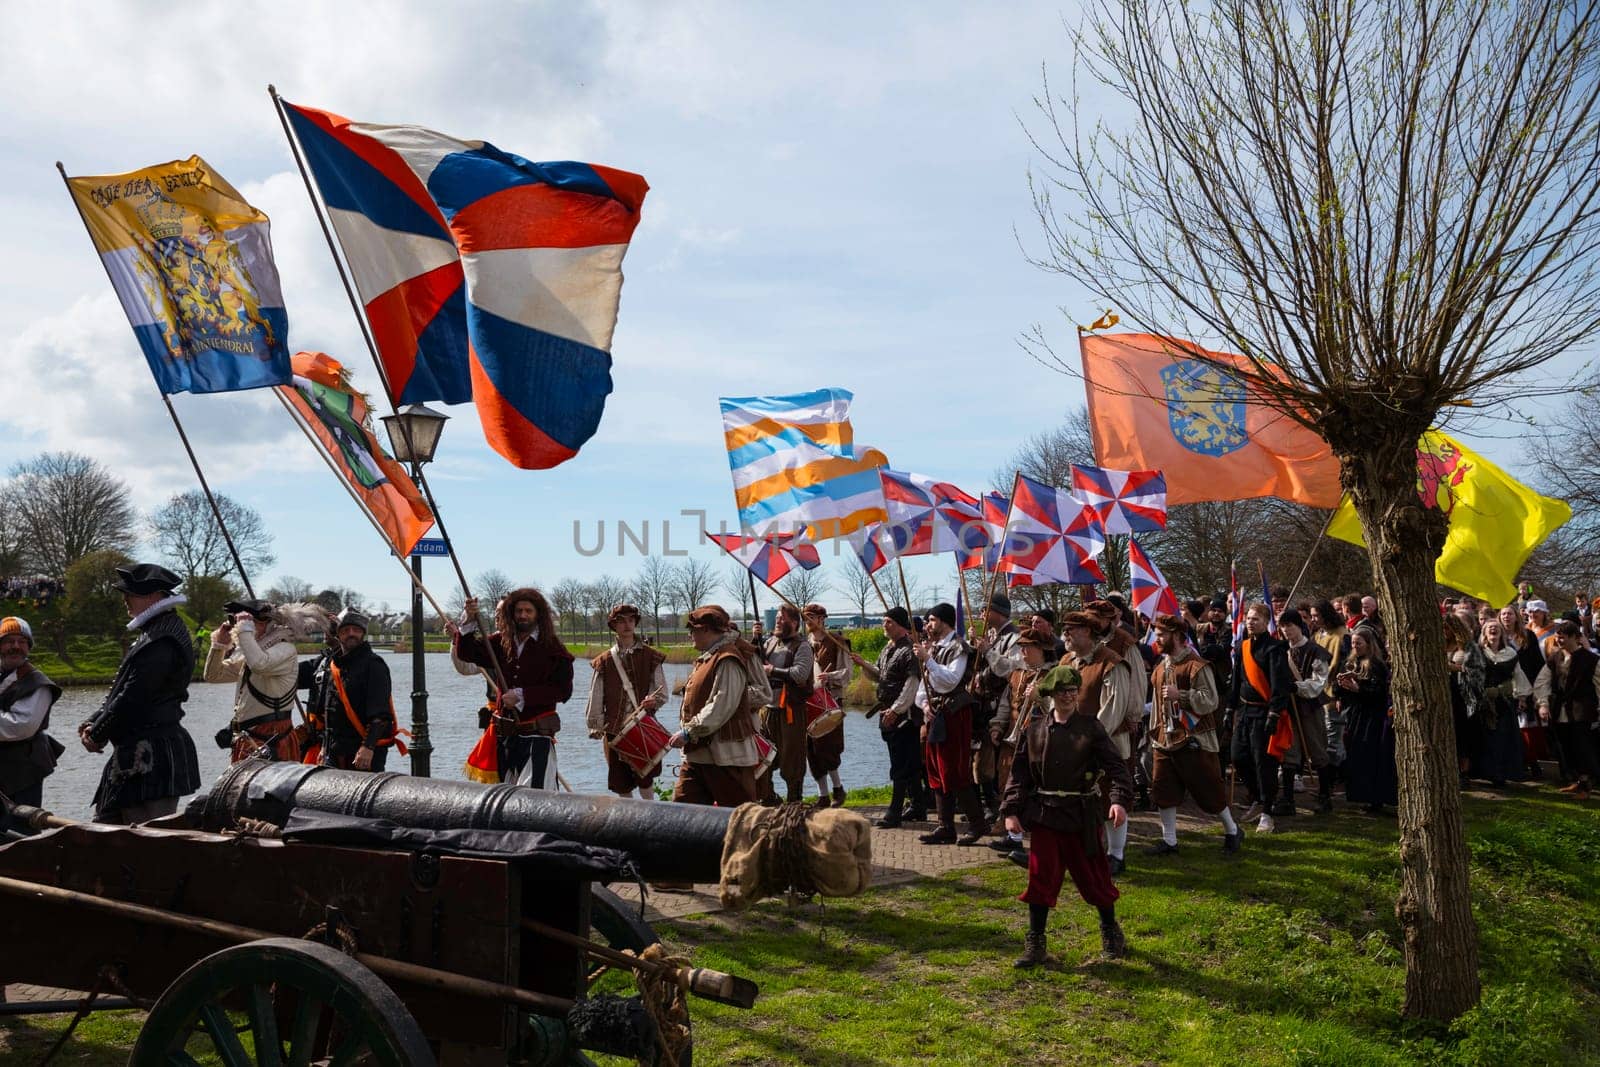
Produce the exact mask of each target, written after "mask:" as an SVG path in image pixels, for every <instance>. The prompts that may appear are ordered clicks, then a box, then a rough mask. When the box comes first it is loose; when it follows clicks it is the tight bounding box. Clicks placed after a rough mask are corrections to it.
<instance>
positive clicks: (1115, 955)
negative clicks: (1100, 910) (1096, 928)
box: [1100, 919, 1128, 960]
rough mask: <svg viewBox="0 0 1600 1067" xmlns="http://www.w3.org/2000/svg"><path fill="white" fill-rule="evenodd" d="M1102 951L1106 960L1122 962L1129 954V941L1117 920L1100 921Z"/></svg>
mask: <svg viewBox="0 0 1600 1067" xmlns="http://www.w3.org/2000/svg"><path fill="white" fill-rule="evenodd" d="M1100 949H1101V951H1102V952H1103V953H1104V954H1105V957H1106V959H1110V960H1120V959H1122V957H1124V956H1126V955H1127V954H1128V939H1127V938H1126V937H1124V936H1123V934H1122V927H1121V926H1120V925H1119V924H1118V923H1117V920H1115V919H1101V920H1100Z"/></svg>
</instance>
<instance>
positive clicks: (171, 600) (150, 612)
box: [128, 593, 189, 630]
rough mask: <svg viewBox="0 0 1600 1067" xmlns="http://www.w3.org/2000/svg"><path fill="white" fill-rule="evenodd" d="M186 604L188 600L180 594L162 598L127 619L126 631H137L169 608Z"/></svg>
mask: <svg viewBox="0 0 1600 1067" xmlns="http://www.w3.org/2000/svg"><path fill="white" fill-rule="evenodd" d="M188 602H189V598H188V597H186V596H184V595H183V594H182V593H174V594H172V595H171V596H169V597H163V598H162V599H160V600H158V601H156V602H155V603H154V604H151V605H150V606H149V607H147V608H145V609H144V610H143V611H141V612H139V614H137V615H135V616H134V617H133V618H131V619H129V620H128V629H130V630H137V629H139V628H140V627H142V626H143V625H144V624H145V623H147V622H149V621H150V620H151V619H153V618H155V617H156V616H157V615H160V614H161V613H162V612H163V611H166V610H167V609H169V608H175V607H177V606H178V605H179V604H187V603H188Z"/></svg>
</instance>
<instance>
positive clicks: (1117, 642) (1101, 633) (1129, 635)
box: [1083, 600, 1151, 811]
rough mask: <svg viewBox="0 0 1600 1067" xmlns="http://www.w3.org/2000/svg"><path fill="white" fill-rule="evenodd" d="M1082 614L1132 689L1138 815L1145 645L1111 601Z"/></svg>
mask: <svg viewBox="0 0 1600 1067" xmlns="http://www.w3.org/2000/svg"><path fill="white" fill-rule="evenodd" d="M1083 610H1084V611H1085V612H1086V613H1087V614H1088V615H1090V616H1091V617H1092V618H1093V619H1094V620H1095V629H1094V636H1095V640H1097V641H1100V642H1102V643H1104V644H1105V646H1106V647H1107V648H1109V649H1111V651H1113V652H1115V653H1116V654H1117V655H1119V656H1121V657H1122V658H1123V659H1125V660H1127V661H1128V669H1129V670H1131V671H1132V672H1133V679H1134V683H1135V688H1136V690H1137V692H1136V694H1135V696H1134V703H1135V706H1136V708H1137V710H1136V711H1135V712H1134V722H1133V729H1132V732H1131V735H1130V737H1129V738H1128V771H1129V772H1130V773H1131V774H1132V775H1133V789H1134V805H1135V807H1136V810H1138V811H1149V810H1150V779H1149V776H1148V774H1147V773H1146V768H1145V767H1144V765H1143V764H1142V763H1141V762H1140V758H1139V753H1140V750H1141V748H1142V747H1143V746H1142V742H1143V740H1144V730H1145V723H1144V714H1145V707H1146V705H1148V704H1149V702H1150V666H1151V665H1150V664H1149V663H1148V662H1147V661H1146V660H1145V651H1146V649H1145V645H1144V643H1143V642H1141V641H1138V640H1136V639H1135V638H1134V636H1133V632H1132V631H1131V630H1129V629H1128V628H1127V626H1126V625H1125V620H1124V618H1123V614H1122V610H1121V608H1119V607H1118V606H1117V604H1116V603H1115V602H1114V601H1111V600H1091V601H1090V602H1089V603H1087V604H1085V605H1084V606H1083Z"/></svg>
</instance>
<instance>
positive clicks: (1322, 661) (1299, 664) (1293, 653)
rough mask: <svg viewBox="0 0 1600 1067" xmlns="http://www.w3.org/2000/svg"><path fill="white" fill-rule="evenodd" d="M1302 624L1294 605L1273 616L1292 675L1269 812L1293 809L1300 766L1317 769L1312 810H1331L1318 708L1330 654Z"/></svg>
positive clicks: (1325, 728)
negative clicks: (1276, 788)
mask: <svg viewBox="0 0 1600 1067" xmlns="http://www.w3.org/2000/svg"><path fill="white" fill-rule="evenodd" d="M1308 629H1309V628H1308V627H1307V626H1306V622H1305V619H1304V617H1302V616H1301V614H1300V612H1299V611H1298V610H1297V609H1295V608H1289V609H1288V610H1286V611H1285V612H1284V613H1283V614H1282V615H1280V616H1278V631H1279V632H1280V633H1281V634H1282V635H1283V639H1284V641H1285V642H1287V644H1288V646H1289V650H1288V654H1287V658H1288V663H1289V674H1290V675H1291V676H1292V677H1293V680H1294V696H1293V698H1292V699H1291V700H1290V702H1289V707H1290V709H1291V711H1292V713H1293V716H1294V717H1293V719H1292V721H1291V723H1290V726H1291V728H1292V730H1293V734H1294V737H1293V740H1292V742H1291V743H1290V745H1289V748H1288V750H1287V751H1285V752H1284V754H1283V756H1282V757H1281V760H1280V766H1281V768H1282V774H1283V796H1281V797H1280V798H1279V799H1278V806H1277V808H1276V809H1275V810H1274V811H1273V814H1274V815H1293V814H1294V778H1295V775H1296V774H1297V773H1298V772H1299V771H1300V770H1301V769H1306V770H1314V771H1316V772H1317V814H1319V815H1331V814H1332V813H1333V770H1332V768H1330V767H1329V766H1328V722H1327V719H1326V718H1325V717H1324V710H1323V709H1324V707H1325V705H1326V702H1327V692H1328V679H1329V678H1330V677H1331V676H1332V675H1331V671H1332V667H1333V657H1332V656H1330V655H1329V654H1328V650H1327V649H1325V648H1323V647H1322V645H1320V644H1319V643H1317V642H1315V641H1313V640H1311V637H1310V634H1309V632H1308ZM1280 747H1281V746H1280Z"/></svg>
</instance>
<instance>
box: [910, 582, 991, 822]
mask: <svg viewBox="0 0 1600 1067" xmlns="http://www.w3.org/2000/svg"><path fill="white" fill-rule="evenodd" d="M955 627H956V609H955V608H954V607H953V606H951V605H950V604H944V603H940V604H935V605H934V606H933V609H932V610H931V611H929V612H928V619H927V622H926V623H925V624H924V631H923V637H924V640H922V641H920V642H918V643H917V644H916V645H914V646H913V647H912V652H913V654H914V655H915V656H916V657H917V662H918V663H919V664H920V665H921V676H922V677H921V682H920V684H919V685H918V686H917V707H918V708H920V709H922V716H923V721H922V729H921V737H922V742H923V748H922V758H923V761H924V764H925V765H926V767H927V771H928V786H929V788H931V789H932V790H933V795H934V799H935V802H936V803H937V804H938V808H939V825H938V826H937V827H936V828H935V829H934V831H933V832H932V833H928V834H923V835H922V838H921V840H922V843H923V844H925V845H948V844H950V843H951V842H954V843H956V844H958V845H976V844H978V843H979V842H980V841H982V840H983V837H984V835H985V833H987V832H988V830H989V821H988V820H987V819H986V818H984V813H983V803H982V802H981V801H979V800H978V790H977V787H976V786H974V785H973V782H972V708H973V705H974V703H975V701H974V700H973V697H972V691H971V690H970V689H969V688H968V685H967V683H969V682H970V681H971V680H972V673H973V660H974V659H975V657H974V655H973V652H972V646H971V645H969V644H967V642H966V639H965V638H963V637H962V636H961V634H960V633H958V632H957V631H956V628H955ZM958 805H959V806H960V808H961V810H962V812H963V813H964V814H965V815H966V817H967V832H966V833H965V834H963V835H961V836H960V837H959V838H958V837H957V836H956V807H957V806H958Z"/></svg>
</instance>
